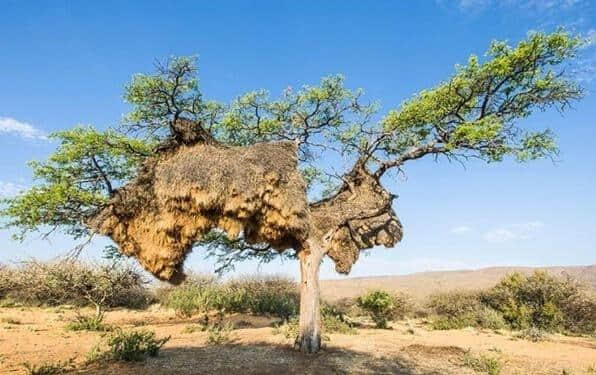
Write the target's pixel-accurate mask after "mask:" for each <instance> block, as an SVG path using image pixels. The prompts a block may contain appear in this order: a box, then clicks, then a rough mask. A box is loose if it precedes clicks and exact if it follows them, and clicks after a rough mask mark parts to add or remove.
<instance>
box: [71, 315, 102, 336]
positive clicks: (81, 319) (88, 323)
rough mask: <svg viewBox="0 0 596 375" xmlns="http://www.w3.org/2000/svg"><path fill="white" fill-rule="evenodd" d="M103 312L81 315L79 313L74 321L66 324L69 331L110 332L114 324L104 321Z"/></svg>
mask: <svg viewBox="0 0 596 375" xmlns="http://www.w3.org/2000/svg"><path fill="white" fill-rule="evenodd" d="M103 318H104V315H103V313H101V314H99V315H80V314H77V316H76V317H75V319H74V320H73V321H72V322H69V323H68V324H66V329H67V330H69V331H94V332H108V331H111V330H112V326H110V325H108V324H104V323H103Z"/></svg>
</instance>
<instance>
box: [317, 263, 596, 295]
mask: <svg viewBox="0 0 596 375" xmlns="http://www.w3.org/2000/svg"><path fill="white" fill-rule="evenodd" d="M535 270H546V271H547V272H549V273H551V274H553V275H557V276H563V275H570V276H572V277H573V278H575V279H576V280H579V281H581V282H582V283H583V284H584V285H585V286H586V287H588V288H590V289H592V290H595V291H596V264H593V265H590V266H561V267H489V268H481V269H478V270H461V271H431V272H419V273H413V274H409V275H399V276H378V277H356V278H349V279H344V280H321V295H322V297H323V299H324V300H327V301H336V300H339V299H341V298H346V297H348V298H352V297H357V296H359V295H361V294H363V293H364V292H366V291H367V290H370V289H375V288H382V289H385V290H390V291H401V292H405V293H407V294H409V295H411V296H412V297H414V298H415V299H417V300H422V299H424V298H426V297H428V296H429V295H430V294H432V293H436V292H442V291H447V290H453V289H462V290H475V289H485V288H489V287H491V286H493V285H495V284H496V283H497V282H498V281H499V280H500V279H501V278H502V277H503V276H505V275H507V274H509V273H511V272H514V271H517V272H522V273H524V274H530V273H532V272H533V271H535Z"/></svg>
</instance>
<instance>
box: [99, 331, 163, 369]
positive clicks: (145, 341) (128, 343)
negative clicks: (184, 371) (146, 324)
mask: <svg viewBox="0 0 596 375" xmlns="http://www.w3.org/2000/svg"><path fill="white" fill-rule="evenodd" d="M169 339H170V336H168V337H165V338H161V339H156V338H155V332H153V331H147V330H141V331H123V330H121V329H117V330H116V331H115V332H114V333H113V334H111V335H109V336H107V338H106V339H105V341H103V342H100V343H99V344H98V345H97V346H95V347H94V348H93V349H92V350H91V352H90V353H89V354H88V362H105V361H125V362H132V361H142V360H144V359H145V358H146V357H155V356H157V354H158V353H159V350H160V349H161V347H162V346H163V345H164V344H165V343H166V342H168V340H169Z"/></svg>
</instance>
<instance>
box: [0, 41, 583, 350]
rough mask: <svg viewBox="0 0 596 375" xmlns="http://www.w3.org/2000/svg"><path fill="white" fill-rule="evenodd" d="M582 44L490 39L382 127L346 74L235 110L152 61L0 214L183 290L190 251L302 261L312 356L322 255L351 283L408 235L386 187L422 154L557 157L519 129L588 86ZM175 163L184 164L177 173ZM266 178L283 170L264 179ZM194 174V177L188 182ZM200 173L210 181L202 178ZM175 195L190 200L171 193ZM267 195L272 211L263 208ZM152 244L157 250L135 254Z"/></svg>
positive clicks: (191, 71) (306, 346)
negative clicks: (369, 252) (115, 257)
mask: <svg viewBox="0 0 596 375" xmlns="http://www.w3.org/2000/svg"><path fill="white" fill-rule="evenodd" d="M581 45H582V40H580V39H579V38H577V37H574V36H571V35H569V34H568V33H566V32H565V31H563V30H559V31H557V32H554V33H550V34H544V33H533V34H530V35H529V36H528V37H527V38H526V39H524V40H522V41H521V42H519V43H518V44H517V45H516V46H514V47H512V46H509V45H507V44H506V43H504V42H498V41H495V42H493V43H492V44H491V45H490V48H489V49H488V52H487V53H486V55H485V56H484V57H482V58H478V57H476V56H471V57H470V58H469V60H468V63H467V64H466V65H463V66H457V67H456V70H455V73H454V74H453V76H452V77H450V78H449V79H447V80H446V81H444V82H442V83H440V84H439V85H437V86H436V87H434V88H432V89H429V90H424V91H421V92H420V93H418V94H416V95H414V96H413V97H411V98H410V99H408V100H406V101H405V102H404V103H402V104H401V106H400V107H399V108H398V109H395V110H391V111H389V112H388V113H387V114H386V115H385V116H383V117H380V120H376V119H378V117H375V116H376V114H377V110H378V106H377V105H376V104H375V103H365V102H363V99H362V95H363V93H362V91H361V90H349V89H347V88H346V87H344V80H343V78H342V77H341V76H331V77H327V78H323V79H322V80H321V83H320V85H318V86H304V87H303V88H301V89H300V90H296V91H295V90H291V89H287V90H285V91H284V93H283V95H282V96H281V97H280V98H277V99H270V98H269V95H268V93H267V92H265V91H254V92H249V93H247V94H244V95H241V96H239V97H238V98H237V99H236V100H234V101H233V102H232V103H230V104H228V105H224V104H221V103H217V102H214V101H207V100H205V99H204V98H203V96H202V94H201V92H200V91H199V87H198V83H197V79H196V66H195V63H194V60H193V59H192V58H184V57H183V58H173V59H171V60H169V61H167V62H165V63H163V64H157V66H156V68H157V71H156V73H155V74H153V75H145V74H139V75H135V76H134V77H133V79H132V81H131V82H130V83H129V84H128V85H127V86H126V89H125V99H126V100H127V101H128V103H130V105H131V107H132V109H131V111H130V112H129V113H128V114H127V115H126V116H125V118H124V121H123V123H122V124H121V126H120V128H119V130H118V131H113V130H110V131H106V132H99V131H97V130H94V129H92V128H81V127H79V128H75V129H74V130H69V131H63V132H59V133H56V134H55V135H54V137H55V138H57V139H58V140H59V141H60V145H59V147H58V149H57V151H56V153H55V154H53V155H52V156H50V158H49V160H48V161H47V162H44V163H37V162H36V163H33V164H32V166H33V170H34V175H35V177H36V178H37V179H38V184H37V185H36V186H34V187H33V188H31V189H30V190H28V191H26V192H24V193H22V194H20V195H18V196H16V197H14V198H11V199H8V200H7V201H6V202H5V208H4V209H3V211H2V214H3V215H4V216H5V217H8V219H9V220H8V223H7V226H8V227H16V228H18V229H20V231H19V232H18V233H17V237H21V238H22V237H23V236H24V235H26V234H27V233H29V232H32V231H37V230H42V231H43V233H44V234H48V233H50V232H52V231H54V230H55V229H59V228H63V229H64V230H65V231H66V233H68V234H71V235H73V236H75V237H81V236H83V235H90V234H93V233H96V232H99V233H102V234H106V235H109V236H110V237H112V239H114V241H115V242H116V243H117V244H119V245H121V246H120V247H121V251H122V252H123V253H125V254H127V255H132V256H135V257H137V258H138V259H139V260H140V261H141V263H142V264H143V266H144V267H145V268H147V269H148V270H150V271H152V272H153V273H154V274H155V275H156V276H158V277H160V278H162V279H167V280H170V281H174V282H176V281H178V282H179V281H180V280H181V268H180V267H181V264H182V262H183V260H184V256H185V254H186V253H187V252H188V251H190V249H191V248H193V247H197V246H199V247H202V248H206V249H207V252H208V254H210V255H212V256H215V257H216V258H217V261H218V262H219V265H220V267H219V269H220V270H223V269H226V268H229V267H231V266H232V265H233V262H234V261H237V260H244V259H249V258H257V259H261V260H265V261H266V260H270V259H273V258H274V257H277V256H288V257H292V258H297V259H298V260H299V262H300V274H301V283H300V292H301V302H300V334H299V337H298V338H297V340H296V345H297V347H298V348H299V349H300V350H302V351H304V352H316V351H318V350H319V349H320V335H321V334H320V330H321V321H320V311H319V281H318V273H319V266H320V263H321V261H322V259H323V257H325V256H328V257H330V258H331V259H332V260H333V261H334V262H335V264H336V270H337V271H338V272H341V273H348V272H349V271H350V268H351V266H352V264H353V263H354V262H355V261H356V260H357V259H358V255H359V252H360V251H361V250H362V249H368V248H372V247H374V246H377V245H383V246H393V245H395V244H396V243H397V242H398V241H400V240H401V237H402V226H401V223H400V221H399V220H398V218H397V217H396V215H395V212H394V210H393V205H392V204H393V200H394V198H395V195H394V194H392V193H391V192H390V191H389V190H387V188H386V187H384V184H383V183H386V182H387V181H388V180H389V179H390V178H392V177H394V176H395V175H396V174H398V173H400V172H403V168H404V166H405V165H406V163H408V162H410V161H413V160H416V159H420V158H423V157H433V158H436V159H438V158H443V157H444V158H446V159H448V160H456V161H459V162H462V163H464V162H465V161H466V160H468V159H469V158H478V159H482V160H485V161H487V162H498V161H502V160H503V159H504V158H506V157H508V156H511V157H513V158H515V159H516V160H517V161H520V162H524V161H528V160H533V159H538V158H544V157H553V156H554V155H556V154H557V147H556V144H555V141H554V138H553V134H552V133H551V131H550V130H537V131H529V130H524V129H522V128H521V127H520V126H519V124H518V120H521V119H523V118H525V117H528V116H529V115H530V114H532V112H533V111H535V110H546V109H548V108H551V107H554V108H556V109H557V110H559V111H563V110H565V109H567V108H568V107H569V104H570V102H571V101H573V100H576V99H579V98H580V97H581V95H582V90H581V88H579V87H578V86H577V85H576V83H575V82H573V80H571V79H569V78H567V77H566V76H565V74H564V64H565V63H566V62H567V61H569V60H570V59H571V58H573V57H574V56H575V54H576V52H577V50H578V49H579V48H580V46H581ZM290 146H291V147H290ZM197 150H199V151H197ZM201 150H202V151H201ZM267 150H269V151H271V150H273V151H271V152H274V154H273V156H272V155H267V154H266V153H267V152H269V151H267ZM193 152H195V153H194V154H193ZM226 153H228V154H226ZM230 153H231V154H230ZM288 153H289V154H291V155H290V156H291V157H290V158H288V157H287V155H286V154H288ZM214 154H217V155H219V154H221V155H224V154H225V155H243V156H242V157H240V156H239V157H238V160H237V164H239V165H240V166H239V167H235V166H234V165H233V164H234V163H233V162H235V160H231V161H230V160H228V159H230V158H228V159H226V160H224V161H223V162H222V161H221V160H222V159H217V157H215V156H213V155H214ZM193 155H194V159H193V157H192V156H193ZM338 156H339V157H338ZM292 158H294V159H292ZM232 159H234V158H233V157H232ZM189 160H190V161H189ZM189 163H190V164H189ZM218 163H219V164H218ZM221 163H224V164H225V168H224V167H223V164H221ZM284 163H285V164H287V165H290V166H292V167H293V168H294V169H297V170H299V171H300V172H301V177H300V179H297V178H296V177H295V176H294V175H293V174H292V173H293V172H292V171H287V170H286V171H281V172H280V171H279V170H277V169H276V168H278V166H277V165H276V164H284ZM292 163H294V164H292ZM180 164H185V166H186V167H188V168H187V169H181V170H180V171H178V172H172V170H178V169H179V168H180ZM206 164H210V165H206ZM211 164H212V165H211ZM191 167H192V168H191ZM209 167H213V168H209ZM253 167H255V168H256V169H254V170H252V169H251V168H253ZM257 167H258V168H257ZM259 168H260V169H259ZM197 169H198V170H199V171H198V172H197ZM224 169H225V170H224ZM222 170H223V171H222ZM269 170H273V171H274V172H275V173H277V172H279V173H277V174H276V175H275V176H273V177H271V176H265V177H263V176H257V175H258V174H259V173H260V172H263V173H264V174H265V175H267V173H268V171H269ZM255 171H256V172H255ZM259 171H260V172H259ZM284 173H285V174H284ZM193 174H202V175H206V176H198V177H197V176H194V175H193ZM280 174H281V175H280ZM188 175H193V176H194V177H193V178H194V179H195V180H192V181H191V182H190V185H189V186H190V187H189V186H187V185H188V184H189V178H190V177H188ZM164 176H166V177H164ZM172 176H173V177H172ZM280 176H281V177H280ZM284 176H285V177H284ZM201 177H204V178H207V179H209V178H210V180H209V181H210V182H209V183H198V182H196V180H197V178H201ZM284 178H286V180H284ZM280 179H281V180H284V181H285V185H283V184H282V185H279V184H281V183H278V185H279V186H277V187H278V190H275V189H273V190H266V191H265V190H258V189H257V190H258V191H259V192H260V193H258V194H257V193H255V194H253V195H251V196H250V197H249V198H250V199H249V198H247V196H248V195H247V194H249V193H247V192H246V191H243V190H250V191H252V190H251V189H253V188H254V186H253V185H255V184H257V185H259V184H261V183H262V184H265V185H266V184H268V183H270V182H271V181H273V180H275V181H278V180H280ZM238 180H241V181H240V182H238ZM243 180H247V181H243ZM249 180H250V181H249ZM270 180H271V181H270ZM164 181H165V182H164ZM214 181H216V182H215V183H214ZM217 181H224V182H223V183H220V185H221V184H223V187H222V186H216V187H212V186H211V185H217ZM226 181H228V182H226ZM267 181H269V182H267ZM275 181H274V182H271V183H272V184H274V183H277V182H275ZM237 183H240V185H238V186H236V185H234V184H237ZM164 184H166V185H169V186H168V187H166V188H164V187H163V186H162V185H164ZM210 184H211V185H210ZM251 184H252V185H251ZM228 185H234V186H233V188H228V187H227V186H228ZM168 189H169V190H168ZM184 189H186V190H184ZM226 189H227V190H226ZM254 189H256V188H254ZM254 189H253V190H254ZM279 189H281V190H279ZM176 190H184V192H183V193H179V194H177V195H176V194H174V195H172V194H171V191H174V192H175V191H176ZM230 190H233V191H234V192H233V194H232V193H230ZM238 190H241V191H238ZM257 190H255V191H257ZM280 191H281V193H280ZM276 192H277V193H276ZM199 193H201V194H203V195H200V197H202V198H197V197H198V196H199V195H197V194H199ZM168 194H170V195H168ZM226 194H227V195H226ZM243 194H244V195H243ZM250 194H252V193H250ZM272 194H273V195H275V194H277V195H276V197H277V198H278V199H279V200H280V202H281V203H280V202H278V203H271V201H270V200H271V199H273V198H271V197H270V196H271V195H272ZM164 196H167V197H166V198H167V199H166V198H164ZM205 196H209V197H210V198H205ZM214 196H216V197H214ZM168 197H169V198H168ZM189 197H190V198H189ZM238 197H241V198H242V197H244V201H241V204H238V205H236V207H235V208H234V210H233V211H232V210H231V209H230V210H228V209H227V208H225V207H228V205H229V204H230V201H232V200H237V199H239V198H238ZM255 197H256V198H255ZM280 197H281V198H280ZM191 198H192V199H191ZM201 199H202V200H201ZM255 200H257V201H259V202H257V203H254V201H255ZM207 201H208V203H209V205H208V207H207V203H205V202H207ZM216 201H217V202H216ZM220 201H222V202H220ZM261 201H262V202H261ZM131 202H132V203H131ZM155 202H158V203H155ZM159 202H161V203H159ZM197 202H198V203H197ZM214 202H216V203H214ZM263 202H265V203H263ZM291 206H296V207H297V208H292V207H291ZM238 207H240V208H238ZM251 207H252V208H251ZM255 207H256V208H255ZM263 207H265V208H263ZM288 207H290V208H288ZM226 210H227V211H226ZM286 211H287V212H286ZM290 211H291V212H290ZM139 212H142V214H139ZM230 212H232V213H230ZM288 212H289V213H288ZM160 215H161V216H160ZM164 215H166V216H167V215H169V216H167V217H168V219H167V220H166V219H164ZM272 217H274V218H276V219H275V220H277V221H275V220H274V219H272ZM147 218H150V219H151V220H149V219H147ZM290 219H291V220H290ZM168 220H169V221H168ZM280 220H281V221H282V222H284V223H286V224H287V223H288V222H292V223H293V224H291V225H290V224H287V225H286V224H284V225H285V226H284V225H281V224H279V222H280ZM284 220H285V221H284ZM292 220H294V221H292ZM199 222H200V224H198V223H199ZM272 222H273V224H272ZM106 223H108V224H106ZM164 223H165V224H164ZM164 225H165V226H166V228H162V226H164ZM156 232H159V233H158V234H159V236H158V235H157V234H155V233H156ZM146 240H147V241H149V240H151V241H153V242H154V243H149V242H143V241H146ZM156 241H157V242H156ZM155 242H156V243H157V245H156V243H155ZM147 246H149V247H151V246H153V247H155V248H156V250H155V251H153V252H143V251H145V250H144V247H147ZM160 246H162V248H161V249H160V248H159V247H160ZM174 248H175V251H174V250H173V249H174ZM163 249H166V250H163ZM168 249H169V250H168ZM172 254H174V255H172Z"/></svg>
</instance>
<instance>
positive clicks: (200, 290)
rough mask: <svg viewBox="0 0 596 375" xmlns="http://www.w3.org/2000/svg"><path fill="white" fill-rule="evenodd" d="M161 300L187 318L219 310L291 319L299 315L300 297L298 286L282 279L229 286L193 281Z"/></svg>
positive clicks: (248, 279) (242, 281)
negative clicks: (297, 313)
mask: <svg viewBox="0 0 596 375" xmlns="http://www.w3.org/2000/svg"><path fill="white" fill-rule="evenodd" d="M161 299H162V300H163V304H164V305H165V306H167V307H170V308H173V309H174V310H175V311H176V313H177V314H179V315H181V316H185V317H190V316H192V315H194V314H196V313H200V312H208V311H211V310H217V311H220V312H222V313H252V314H256V315H273V316H277V317H280V318H282V319H288V318H289V317H290V316H292V315H295V314H296V312H297V309H298V299H299V296H298V291H297V289H296V284H295V283H294V282H293V281H291V280H288V279H285V278H281V277H263V278H257V277H246V278H242V279H234V280H230V281H228V282H225V283H216V282H215V281H214V280H207V281H205V279H198V281H197V279H196V278H195V279H193V278H190V280H189V281H188V282H185V283H184V284H183V285H181V286H179V287H176V288H172V289H171V290H170V291H168V292H167V293H165V295H164V296H162V297H161Z"/></svg>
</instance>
